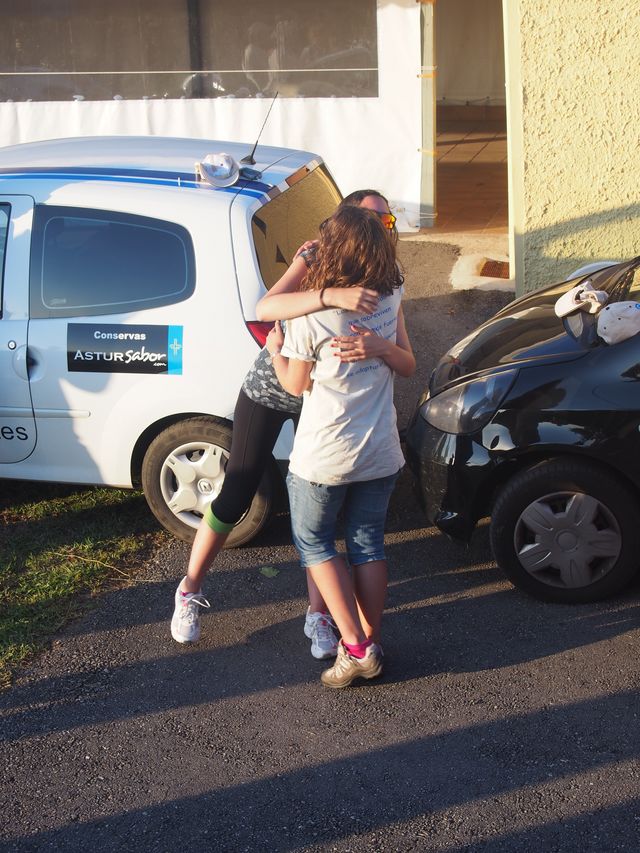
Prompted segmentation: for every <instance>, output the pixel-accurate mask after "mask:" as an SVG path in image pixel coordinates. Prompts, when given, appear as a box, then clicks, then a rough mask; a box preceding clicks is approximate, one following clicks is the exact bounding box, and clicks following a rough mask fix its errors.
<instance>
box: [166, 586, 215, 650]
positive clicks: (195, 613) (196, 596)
mask: <svg viewBox="0 0 640 853" xmlns="http://www.w3.org/2000/svg"><path fill="white" fill-rule="evenodd" d="M180 583H182V581H181V582H180ZM200 607H211V605H210V604H209V602H208V601H207V599H206V598H205V597H204V595H202V593H201V592H188V593H187V594H186V595H183V594H182V593H181V592H180V584H178V589H177V590H176V595H175V609H174V611H173V618H172V620H171V636H172V637H173V639H174V640H175V641H176V642H177V643H197V641H198V640H199V639H200V609H199V608H200Z"/></svg>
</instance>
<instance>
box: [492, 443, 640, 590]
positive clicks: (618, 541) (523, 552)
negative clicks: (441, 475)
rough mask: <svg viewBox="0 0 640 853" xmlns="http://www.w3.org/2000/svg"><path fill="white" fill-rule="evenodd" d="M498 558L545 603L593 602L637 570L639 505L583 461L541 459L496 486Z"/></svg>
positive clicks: (513, 578) (513, 579)
mask: <svg viewBox="0 0 640 853" xmlns="http://www.w3.org/2000/svg"><path fill="white" fill-rule="evenodd" d="M490 535H491V547H492V549H493V553H494V556H495V559H496V562H497V563H498V565H499V566H500V568H501V569H503V571H504V572H505V573H506V575H507V577H508V578H509V580H511V582H512V583H513V584H515V586H517V587H519V588H520V589H523V590H525V591H526V592H528V593H530V594H531V595H533V596H535V597H536V598H540V599H543V600H544V601H556V602H564V603H583V602H588V601H599V600H600V599H603V598H606V597H607V596H610V595H613V594H614V593H616V592H618V591H619V590H621V589H622V588H623V587H624V586H626V585H627V584H628V583H629V581H630V580H631V579H632V577H633V576H634V575H635V574H636V572H637V570H638V564H639V561H640V507H639V505H638V500H637V498H636V496H635V495H634V494H633V493H632V492H631V490H630V489H628V488H627V487H626V486H625V485H624V484H623V483H622V482H621V481H619V480H618V479H617V478H616V477H614V476H612V475H611V474H609V473H607V472H606V471H604V470H601V469H600V468H596V467H595V466H592V465H589V464H587V463H584V462H579V461H574V460H567V459H559V460H552V461H550V462H542V463H540V464H539V465H536V466H535V467H533V468H530V469H528V470H527V471H523V472H521V473H520V474H518V475H516V476H515V477H514V478H513V479H512V480H511V481H510V482H509V483H508V485H507V486H506V487H505V488H504V489H503V490H502V492H501V493H500V495H499V496H498V499H497V500H496V502H495V506H494V510H493V514H492V517H491V534H490Z"/></svg>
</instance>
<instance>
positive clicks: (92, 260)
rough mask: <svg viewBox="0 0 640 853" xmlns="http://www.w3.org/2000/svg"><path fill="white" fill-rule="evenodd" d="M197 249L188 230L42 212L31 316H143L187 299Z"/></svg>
mask: <svg viewBox="0 0 640 853" xmlns="http://www.w3.org/2000/svg"><path fill="white" fill-rule="evenodd" d="M194 282H195V261H194V252H193V244H192V242H191V237H190V235H189V232H188V231H187V230H186V229H185V228H183V227H182V226H180V225H176V224H175V223H172V222H166V221H164V220H161V219H152V218H150V217H146V216H134V215H131V214H124V213H112V212H109V211H100V210H87V209H84V208H68V207H54V206H49V205H40V206H38V207H36V211H35V219H34V229H33V242H32V254H31V287H30V301H31V316H32V317H36V318H38V317H79V316H96V315H100V314H115V313H122V312H125V311H139V310H141V309H143V308H155V307H159V306H161V305H170V304H172V303H174V302H181V301H182V300H184V299H187V298H188V297H189V296H190V295H191V294H192V293H193V288H194Z"/></svg>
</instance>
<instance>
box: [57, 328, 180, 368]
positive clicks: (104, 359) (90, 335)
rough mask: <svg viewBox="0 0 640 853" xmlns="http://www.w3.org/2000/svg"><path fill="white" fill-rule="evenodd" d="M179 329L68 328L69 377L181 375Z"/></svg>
mask: <svg viewBox="0 0 640 853" xmlns="http://www.w3.org/2000/svg"><path fill="white" fill-rule="evenodd" d="M182 332H183V327H182V326H129V325H127V326H124V325H106V324H99V325H98V324H93V323H69V324H68V325H67V369H68V370H69V371H70V372H72V373H163V374H166V375H179V374H181V373H182V350H183V334H182Z"/></svg>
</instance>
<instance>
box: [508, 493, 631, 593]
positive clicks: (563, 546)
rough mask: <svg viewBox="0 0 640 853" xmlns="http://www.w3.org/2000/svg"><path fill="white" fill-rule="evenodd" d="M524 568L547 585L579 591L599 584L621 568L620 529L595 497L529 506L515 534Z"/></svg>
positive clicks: (553, 498)
mask: <svg viewBox="0 0 640 853" xmlns="http://www.w3.org/2000/svg"><path fill="white" fill-rule="evenodd" d="M514 547H515V551H516V554H517V556H518V559H519V561H520V563H521V565H522V567H523V568H524V569H525V570H526V571H527V572H528V573H529V574H530V575H532V577H534V578H535V579H536V580H537V581H539V582H541V583H545V584H548V585H550V586H557V587H567V588H573V589H575V588H577V587H585V586H589V585H590V584H593V583H594V582H595V581H597V580H599V579H600V578H602V577H604V575H606V574H607V573H608V572H610V571H611V569H612V568H613V567H614V566H615V564H616V562H617V561H618V557H619V556H620V551H621V548H622V534H621V532H620V527H619V526H618V522H617V521H616V519H615V517H614V516H613V514H612V513H611V512H610V510H609V509H608V508H607V507H606V506H605V505H604V504H602V503H600V501H598V500H596V499H595V498H594V497H592V496H591V495H585V494H582V493H575V492H556V493H554V494H549V495H545V496H544V497H542V498H539V499H538V500H536V501H534V502H533V503H531V504H529V506H528V507H527V508H526V509H525V510H524V512H523V513H522V514H521V515H520V517H519V519H518V521H517V523H516V526H515V531H514Z"/></svg>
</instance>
